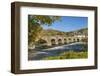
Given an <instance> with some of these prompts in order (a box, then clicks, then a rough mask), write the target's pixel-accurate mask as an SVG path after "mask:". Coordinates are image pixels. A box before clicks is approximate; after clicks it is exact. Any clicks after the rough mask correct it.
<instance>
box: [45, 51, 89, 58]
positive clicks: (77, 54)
mask: <svg viewBox="0 0 100 76" xmlns="http://www.w3.org/2000/svg"><path fill="white" fill-rule="evenodd" d="M81 58H88V53H87V52H86V51H84V52H74V51H69V52H63V53H61V54H60V55H59V56H50V57H46V58H44V60H54V59H81Z"/></svg>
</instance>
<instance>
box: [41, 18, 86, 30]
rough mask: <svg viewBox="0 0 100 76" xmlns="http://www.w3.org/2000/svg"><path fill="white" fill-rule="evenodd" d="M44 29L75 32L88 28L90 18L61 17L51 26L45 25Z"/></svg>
mask: <svg viewBox="0 0 100 76" xmlns="http://www.w3.org/2000/svg"><path fill="white" fill-rule="evenodd" d="M42 27H43V29H54V30H59V31H63V32H69V31H74V30H78V29H82V28H87V27H88V17H74V16H61V18H60V20H59V21H55V22H54V23H52V25H51V26H47V25H44V26H42Z"/></svg>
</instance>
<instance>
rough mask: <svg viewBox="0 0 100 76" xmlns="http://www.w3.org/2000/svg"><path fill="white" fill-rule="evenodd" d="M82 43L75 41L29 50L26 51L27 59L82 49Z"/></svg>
mask: <svg viewBox="0 0 100 76" xmlns="http://www.w3.org/2000/svg"><path fill="white" fill-rule="evenodd" d="M83 46H84V43H82V42H76V43H71V44H66V45H61V46H56V47H52V48H48V49H42V50H41V51H36V52H34V51H33V52H30V53H28V59H29V60H41V59H42V58H45V57H48V56H57V55H59V54H60V53H63V52H66V51H70V50H73V51H77V52H79V51H83V50H84V47H83Z"/></svg>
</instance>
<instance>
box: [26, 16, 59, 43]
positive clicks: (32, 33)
mask: <svg viewBox="0 0 100 76" xmlns="http://www.w3.org/2000/svg"><path fill="white" fill-rule="evenodd" d="M57 20H60V17H59V16H43V15H29V16H28V43H29V45H30V44H31V43H32V44H31V45H33V44H35V43H36V42H37V41H38V40H39V38H41V36H43V28H42V26H44V25H48V26H50V25H52V23H54V22H55V21H57Z"/></svg>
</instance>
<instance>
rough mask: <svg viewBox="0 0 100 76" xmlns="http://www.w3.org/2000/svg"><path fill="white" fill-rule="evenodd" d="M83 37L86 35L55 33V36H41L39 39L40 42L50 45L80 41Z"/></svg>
mask: <svg viewBox="0 0 100 76" xmlns="http://www.w3.org/2000/svg"><path fill="white" fill-rule="evenodd" d="M85 38H87V37H86V36H84V35H77V36H72V37H67V36H59V35H56V36H44V37H41V40H42V44H44V45H48V46H52V45H59V44H68V43H72V42H81V41H82V40H83V39H85ZM43 41H44V42H43Z"/></svg>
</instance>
